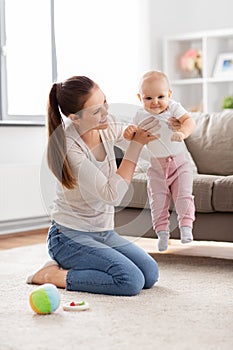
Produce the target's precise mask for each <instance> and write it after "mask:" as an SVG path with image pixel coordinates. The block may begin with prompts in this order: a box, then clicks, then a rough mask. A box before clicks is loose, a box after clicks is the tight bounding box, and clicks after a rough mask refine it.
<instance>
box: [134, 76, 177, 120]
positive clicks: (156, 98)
mask: <svg viewBox="0 0 233 350" xmlns="http://www.w3.org/2000/svg"><path fill="white" fill-rule="evenodd" d="M171 94H172V92H171V90H170V89H169V86H168V83H167V82H166V81H165V80H164V79H147V80H144V81H143V82H142V85H141V93H140V94H138V97H139V99H140V101H141V102H142V105H143V108H144V109H145V110H146V111H147V112H149V113H151V114H160V113H162V112H163V111H165V110H166V108H167V107H168V103H169V100H170V97H171Z"/></svg>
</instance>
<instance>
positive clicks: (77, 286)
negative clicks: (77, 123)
mask: <svg viewBox="0 0 233 350" xmlns="http://www.w3.org/2000/svg"><path fill="white" fill-rule="evenodd" d="M48 251H49V254H50V256H51V258H52V259H54V260H56V261H57V263H58V264H59V265H60V267H61V268H63V269H65V270H68V272H67V277H66V289H67V290H70V291H80V292H90V293H98V294H110V295H127V296H132V295H136V294H138V293H139V292H140V291H141V290H142V288H151V287H152V286H153V285H154V284H155V282H157V280H158V265H157V263H156V261H155V260H154V259H153V258H152V257H151V256H150V255H149V254H147V253H146V252H145V251H144V250H142V249H141V248H139V247H137V246H136V245H134V244H133V243H131V242H129V241H128V240H126V239H124V238H123V237H121V236H120V235H119V234H117V233H116V232H115V231H104V232H82V231H77V230H72V229H69V228H67V227H64V226H61V225H59V224H57V223H55V222H52V224H51V226H50V229H49V233H48Z"/></svg>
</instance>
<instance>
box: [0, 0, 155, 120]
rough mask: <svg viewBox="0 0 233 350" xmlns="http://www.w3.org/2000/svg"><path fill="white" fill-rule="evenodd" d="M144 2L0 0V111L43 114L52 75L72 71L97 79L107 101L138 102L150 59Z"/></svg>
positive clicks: (24, 116)
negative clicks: (140, 87) (142, 77)
mask: <svg viewBox="0 0 233 350" xmlns="http://www.w3.org/2000/svg"><path fill="white" fill-rule="evenodd" d="M148 3H149V0H148V1H147V0H145V1H141V0H127V1H125V0H118V1H114V0H111V1H110V0H98V1H96V0H85V1H83V0H56V1H54V0H50V1H49V0H5V1H4V0H0V7H1V8H0V10H1V17H0V24H1V32H0V33H1V37H0V40H1V42H0V43H1V67H0V68H1V71H0V77H1V90H0V92H1V94H0V97H1V100H0V107H1V111H0V112H1V113H0V118H1V119H3V120H7V119H8V120H31V121H36V120H43V121H44V118H45V114H46V104H47V99H48V93H49V90H50V88H51V84H52V82H53V81H56V80H58V81H61V80H63V79H66V78H68V77H70V76H72V75H87V76H89V77H90V78H92V79H93V80H95V81H96V82H97V83H98V84H99V85H100V87H101V88H102V89H103V91H104V92H105V94H106V95H107V97H108V102H110V103H111V102H113V103H116V102H117V103H118V102H120V103H130V104H136V103H137V102H138V101H137V97H136V94H137V86H138V80H139V76H140V75H141V72H142V71H143V70H145V68H144V66H146V65H147V66H148V61H149V57H148V56H149V49H148V47H149V42H148V37H149V35H148V33H149V27H148V18H149V16H148V13H147V11H148V6H149V5H148ZM142 23H143V25H142ZM55 38H56V45H55Z"/></svg>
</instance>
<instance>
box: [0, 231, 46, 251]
mask: <svg viewBox="0 0 233 350" xmlns="http://www.w3.org/2000/svg"><path fill="white" fill-rule="evenodd" d="M47 234H48V228H46V229H40V230H35V231H28V232H21V233H17V234H9V235H0V250H4V249H11V248H16V247H22V246H26V245H32V244H39V243H46V239H47Z"/></svg>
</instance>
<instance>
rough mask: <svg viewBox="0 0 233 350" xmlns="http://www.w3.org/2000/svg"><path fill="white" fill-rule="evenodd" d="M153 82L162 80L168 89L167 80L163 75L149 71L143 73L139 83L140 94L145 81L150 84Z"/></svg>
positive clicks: (159, 72)
mask: <svg viewBox="0 0 233 350" xmlns="http://www.w3.org/2000/svg"><path fill="white" fill-rule="evenodd" d="M153 80H164V81H165V82H166V83H167V85H168V88H169V80H168V77H167V76H166V74H165V73H163V72H161V71H159V70H150V71H148V72H146V73H144V74H143V76H142V77H141V79H140V82H139V91H140V92H141V87H142V84H143V83H144V82H145V81H147V82H150V81H153Z"/></svg>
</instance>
